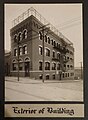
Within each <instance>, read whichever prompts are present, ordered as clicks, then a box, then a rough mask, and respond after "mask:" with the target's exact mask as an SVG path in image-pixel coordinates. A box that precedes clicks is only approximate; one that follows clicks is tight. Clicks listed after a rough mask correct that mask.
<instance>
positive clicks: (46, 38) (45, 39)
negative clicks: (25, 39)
mask: <svg viewBox="0 0 88 120" xmlns="http://www.w3.org/2000/svg"><path fill="white" fill-rule="evenodd" d="M45 42H46V43H47V36H46V35H45Z"/></svg>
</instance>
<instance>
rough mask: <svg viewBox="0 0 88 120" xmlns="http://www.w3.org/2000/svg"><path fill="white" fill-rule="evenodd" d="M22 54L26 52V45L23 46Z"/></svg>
mask: <svg viewBox="0 0 88 120" xmlns="http://www.w3.org/2000/svg"><path fill="white" fill-rule="evenodd" d="M23 54H27V45H25V46H23Z"/></svg>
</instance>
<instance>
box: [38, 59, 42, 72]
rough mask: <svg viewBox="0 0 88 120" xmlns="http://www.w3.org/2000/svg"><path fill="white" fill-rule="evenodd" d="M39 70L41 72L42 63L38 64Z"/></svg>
mask: <svg viewBox="0 0 88 120" xmlns="http://www.w3.org/2000/svg"><path fill="white" fill-rule="evenodd" d="M39 70H42V62H41V61H40V62H39Z"/></svg>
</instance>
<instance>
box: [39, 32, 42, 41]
mask: <svg viewBox="0 0 88 120" xmlns="http://www.w3.org/2000/svg"><path fill="white" fill-rule="evenodd" d="M39 39H40V40H42V39H43V35H42V32H41V31H39Z"/></svg>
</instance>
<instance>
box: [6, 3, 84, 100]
mask: <svg viewBox="0 0 88 120" xmlns="http://www.w3.org/2000/svg"><path fill="white" fill-rule="evenodd" d="M82 8H83V6H82V3H77V4H76V3H75V4H4V30H5V31H4V38H5V40H4V43H5V44H4V46H5V47H4V59H5V64H4V67H5V101H81V102H83V101H84V91H83V90H84V88H83V84H84V78H83V21H82V20H83V13H82Z"/></svg>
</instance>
